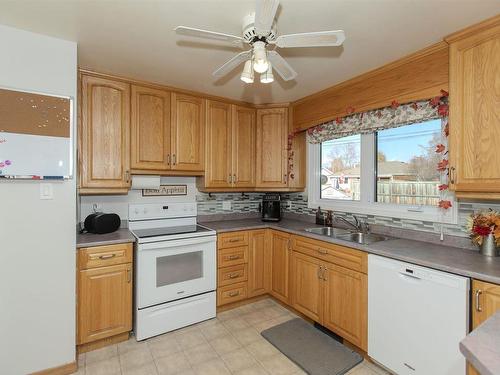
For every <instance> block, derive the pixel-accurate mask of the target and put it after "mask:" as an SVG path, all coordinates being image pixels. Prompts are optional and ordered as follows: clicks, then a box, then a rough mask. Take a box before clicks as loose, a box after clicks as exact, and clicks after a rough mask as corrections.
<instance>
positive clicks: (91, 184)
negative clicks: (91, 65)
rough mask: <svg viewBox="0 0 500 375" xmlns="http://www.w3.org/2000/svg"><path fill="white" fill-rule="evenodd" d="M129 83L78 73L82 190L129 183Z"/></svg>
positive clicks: (114, 187) (110, 188) (101, 189)
mask: <svg viewBox="0 0 500 375" xmlns="http://www.w3.org/2000/svg"><path fill="white" fill-rule="evenodd" d="M129 127H130V85H129V84H127V83H123V82H119V81H114V80H109V79H104V78H98V77H93V76H90V75H82V76H81V121H80V126H79V130H80V134H79V142H80V147H79V159H80V189H81V192H82V193H83V192H86V191H87V192H88V191H92V189H94V191H98V192H110V193H113V192H115V193H118V192H123V193H126V192H127V190H128V187H129V185H130V171H129V168H130V166H129V164H130V157H129Z"/></svg>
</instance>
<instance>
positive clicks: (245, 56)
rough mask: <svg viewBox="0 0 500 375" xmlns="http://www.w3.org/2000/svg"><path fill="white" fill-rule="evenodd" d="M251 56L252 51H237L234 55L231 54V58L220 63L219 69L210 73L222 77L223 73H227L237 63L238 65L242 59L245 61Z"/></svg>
mask: <svg viewBox="0 0 500 375" xmlns="http://www.w3.org/2000/svg"><path fill="white" fill-rule="evenodd" d="M251 57H252V51H251V50H250V51H244V52H240V53H238V54H237V55H236V56H233V57H232V58H231V59H229V60H228V61H226V62H225V63H224V65H222V66H221V67H220V68H219V69H217V70H216V71H214V72H213V73H212V75H213V76H214V77H222V76H223V75H226V74H227V73H229V72H230V71H231V70H233V69H234V68H236V67H237V66H238V65H240V64H241V63H242V62H243V61H246V60H248V59H250V58H251Z"/></svg>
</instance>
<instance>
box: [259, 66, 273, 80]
mask: <svg viewBox="0 0 500 375" xmlns="http://www.w3.org/2000/svg"><path fill="white" fill-rule="evenodd" d="M268 64H269V67H268V68H267V71H266V72H265V73H262V74H261V75H260V83H271V82H274V76H273V67H272V65H271V63H268Z"/></svg>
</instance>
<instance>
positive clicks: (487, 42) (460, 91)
mask: <svg viewBox="0 0 500 375" xmlns="http://www.w3.org/2000/svg"><path fill="white" fill-rule="evenodd" d="M446 40H447V41H448V42H449V43H450V159H451V165H450V168H451V169H450V183H451V188H452V189H453V190H455V191H456V194H457V196H458V197H470V198H491V199H498V198H499V197H500V168H499V165H500V153H498V152H497V150H496V147H497V145H498V144H500V86H499V84H500V70H499V68H498V66H499V62H500V16H497V17H496V18H494V19H491V20H488V21H485V22H484V23H482V24H479V25H477V26H475V27H472V28H471V29H466V30H464V31H463V32H459V33H457V34H454V35H451V36H450V37H448V38H447V39H446ZM492 193H495V194H492Z"/></svg>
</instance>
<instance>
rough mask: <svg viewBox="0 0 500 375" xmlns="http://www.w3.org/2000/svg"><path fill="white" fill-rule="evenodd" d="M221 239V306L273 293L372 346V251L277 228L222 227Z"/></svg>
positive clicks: (348, 336)
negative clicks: (369, 266) (227, 230)
mask: <svg viewBox="0 0 500 375" xmlns="http://www.w3.org/2000/svg"><path fill="white" fill-rule="evenodd" d="M217 243H218V250H217V251H218V257H219V263H218V275H219V277H218V284H217V306H221V305H225V304H229V303H232V302H237V301H242V300H244V299H247V298H251V297H256V296H259V295H265V294H270V295H271V296H273V297H274V298H276V299H277V300H279V301H281V302H283V303H284V304H287V305H290V306H292V307H293V308H294V309H295V310H297V311H298V312H300V313H302V314H304V315H305V316H307V317H309V318H310V319H312V320H314V321H316V322H318V323H320V324H322V325H323V326H325V327H327V328H328V329H330V330H332V331H333V332H335V333H337V334H338V335H340V336H342V337H343V338H345V339H346V340H347V341H349V342H350V343H351V344H353V345H356V346H357V347H359V348H361V349H362V350H364V351H366V350H367V335H368V323H367V318H368V277H367V267H366V261H367V255H366V253H363V252H361V251H359V250H355V249H350V248H347V247H343V246H339V245H333V244H329V243H326V242H323V241H317V240H311V239H309V238H306V237H302V236H295V235H290V234H288V233H285V232H281V231H279V230H273V229H258V230H250V231H237V232H231V233H222V234H220V235H219V236H218V239H217ZM234 262H236V263H237V264H235V263H234ZM247 270H248V272H247Z"/></svg>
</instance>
